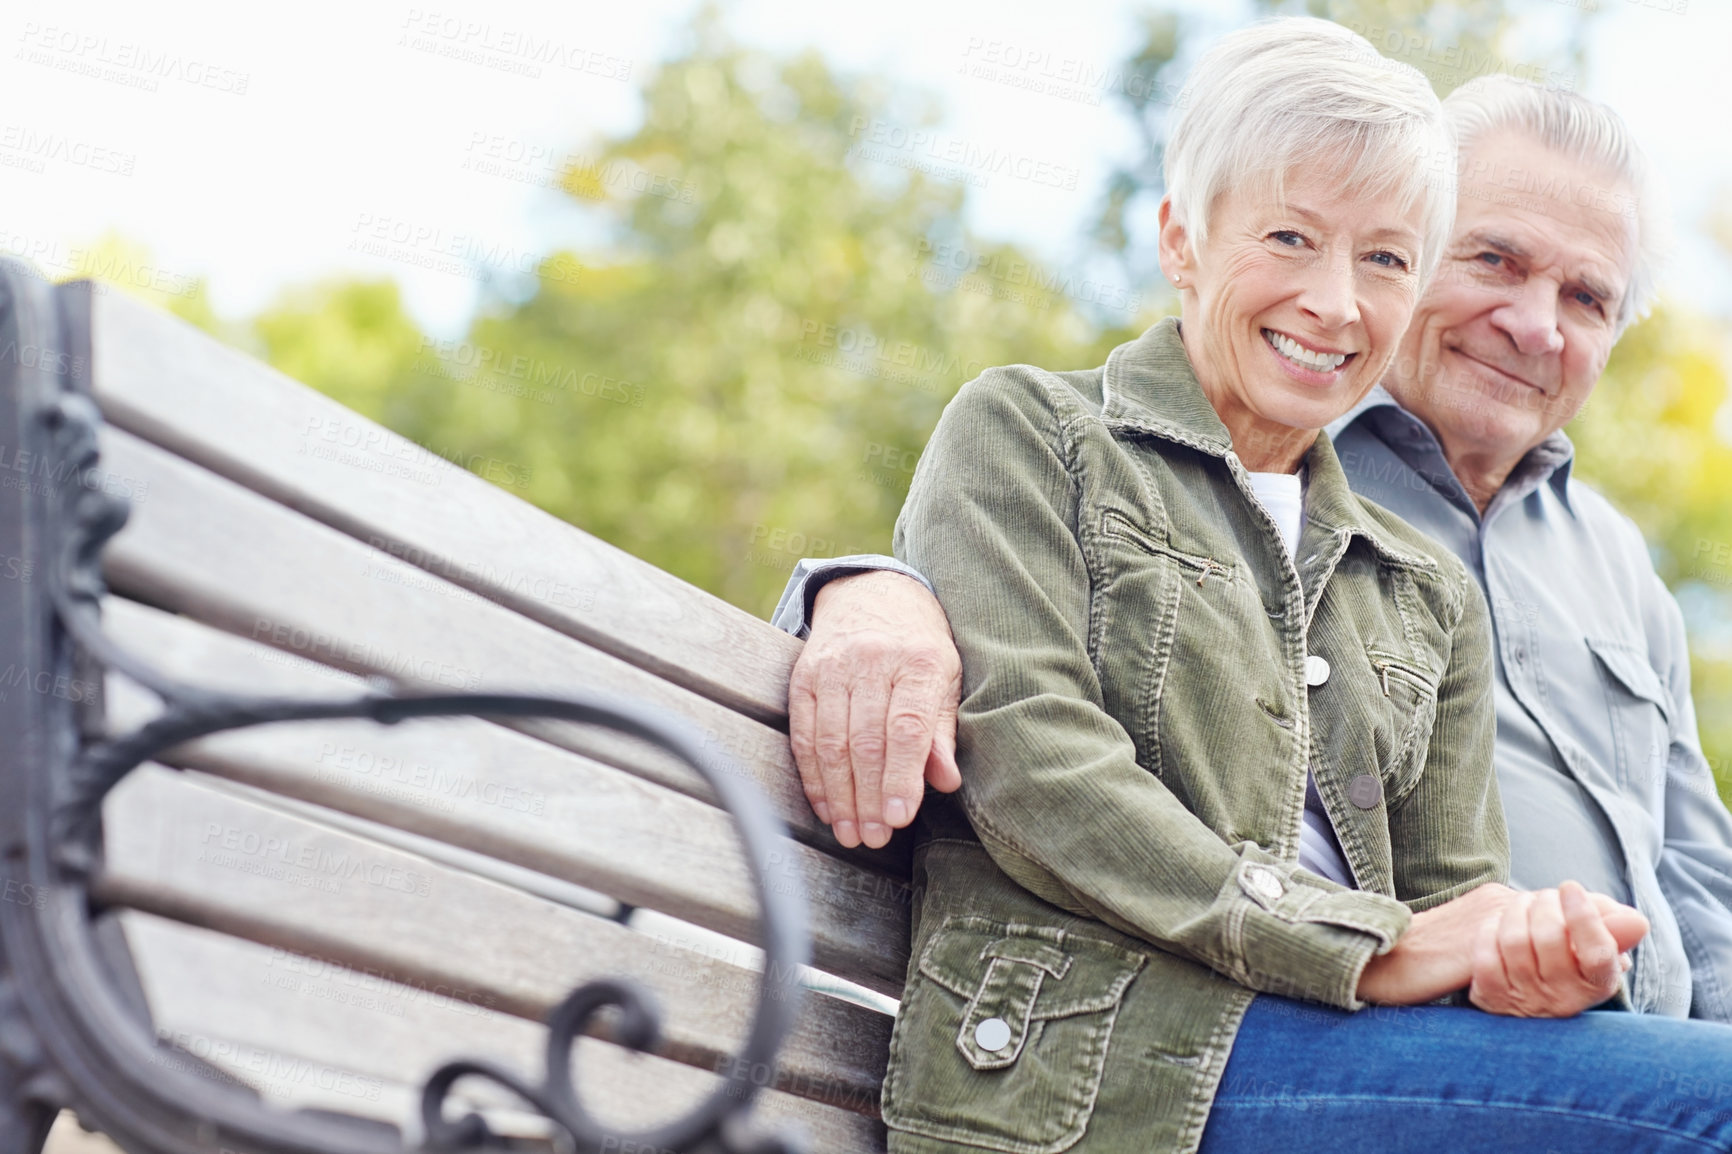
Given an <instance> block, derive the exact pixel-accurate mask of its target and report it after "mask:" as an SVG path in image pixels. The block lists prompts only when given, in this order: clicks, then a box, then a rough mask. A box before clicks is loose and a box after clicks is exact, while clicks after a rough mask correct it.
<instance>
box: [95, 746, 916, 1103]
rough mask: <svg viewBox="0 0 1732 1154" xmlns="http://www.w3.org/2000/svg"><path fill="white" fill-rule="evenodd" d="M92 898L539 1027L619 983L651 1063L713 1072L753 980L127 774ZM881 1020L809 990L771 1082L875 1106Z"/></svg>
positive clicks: (744, 1017)
mask: <svg viewBox="0 0 1732 1154" xmlns="http://www.w3.org/2000/svg"><path fill="white" fill-rule="evenodd" d="M104 830H105V844H104V862H103V869H102V872H101V873H100V875H99V876H98V878H97V880H96V883H95V885H94V887H93V888H94V892H95V893H96V895H97V897H98V898H99V899H100V900H102V901H105V902H107V903H110V904H113V905H116V906H129V907H133V908H136V909H142V910H146V911H148V912H153V913H156V914H159V915H161V916H163V917H167V918H172V919H175V920H178V921H185V922H190V923H192V924H194V925H203V926H207V927H210V928H212V929H217V930H221V931H223V932H225V933H231V934H234V935H237V936H240V937H245V938H248V939H250V940H252V941H255V942H258V943H260V944H261V945H266V946H275V947H278V948H279V949H283V950H287V951H291V952H295V953H299V954H303V955H306V956H310V957H314V958H320V959H324V960H326V961H329V962H332V963H334V964H337V965H343V966H349V967H351V968H356V969H363V970H373V971H377V972H379V973H381V974H383V975H385V976H387V977H389V978H390V980H392V981H395V982H399V983H403V984H408V985H414V986H431V987H433V988H434V990H435V992H437V993H440V994H442V995H445V996H447V997H449V998H451V999H454V1000H456V1001H459V1002H467V1003H469V1004H471V1005H475V1006H480V1007H483V1008H487V1009H491V1010H496V1011H499V1012H502V1013H507V1014H514V1015H517V1016H518V1017H523V1018H529V1019H531V1020H535V1021H540V1020H541V1019H542V1018H543V1017H544V1016H545V1014H546V1013H547V1011H548V1010H549V1009H550V1008H551V1007H552V1006H553V1005H554V1004H556V1003H557V1002H558V1001H559V1000H560V999H561V998H563V997H564V996H565V994H566V993H568V992H569V991H570V989H571V988H572V987H573V986H576V985H578V984H580V983H582V982H585V981H589V980H592V979H596V978H600V977H606V976H620V975H625V976H630V977H632V978H635V979H637V980H638V981H640V982H642V983H643V984H644V985H645V986H647V987H648V988H649V989H651V990H652V992H654V994H655V995H656V996H657V997H658V999H659V1000H660V1001H661V1003H662V1005H663V1006H664V1007H665V1009H666V1026H667V1036H666V1042H665V1045H664V1047H663V1049H662V1051H661V1053H662V1054H663V1055H664V1056H666V1057H669V1058H672V1059H675V1060H677V1061H681V1062H684V1063H686V1064H688V1065H694V1066H697V1067H699V1068H702V1069H710V1070H713V1069H715V1068H716V1065H717V1063H718V1062H719V1061H722V1060H723V1059H724V1058H725V1056H726V1055H728V1054H730V1053H732V1052H733V1051H734V1050H735V1049H736V1048H737V1046H738V1044H739V1041H740V1039H742V1038H743V1037H744V1032H745V1029H746V1027H747V1025H748V1023H749V1021H750V1018H751V1015H752V1013H753V1009H754V1004H755V1000H756V991H757V984H758V975H757V974H755V973H752V972H750V971H746V970H743V969H740V968H739V967H736V966H730V965H726V964H724V963H721V962H718V961H716V960H715V959H713V958H709V957H706V956H704V955H703V954H702V953H700V952H697V951H694V950H692V949H690V948H689V947H687V946H685V945H683V944H676V943H672V942H669V941H665V940H658V939H656V938H652V937H649V936H648V935H644V934H639V933H636V932H634V931H632V930H630V929H627V928H626V927H624V926H621V925H619V924H617V923H615V922H611V921H608V920H606V919H602V918H597V917H594V916H592V915H589V914H584V913H581V912H579V911H576V910H571V909H568V908H565V907H562V906H557V905H554V904H552V903H550V902H547V901H544V900H542V899H540V898H536V897H534V896H532V895H530V894H526V893H522V892H519V891H516V890H512V889H508V888H506V887H504V886H500V885H497V884H495V883H492V882H489V881H486V880H485V879H482V878H478V877H474V876H472V875H467V874H463V873H460V872H458V871H456V870H453V869H450V868H449V867H446V866H442V865H439V864H436V863H433V862H429V861H427V860H426V859H423V858H418V857H415V856H413V855H410V854H407V853H403V852H401V851H399V850H394V849H391V848H390V847H387V846H384V845H381V844H379V843H376V842H367V841H364V840H362V839H360V838H357V837H354V836H353V835H350V834H346V833H342V832H340V831H337V830H334V829H331V828H330V827H326V826H321V825H318V824H316V823H314V822H311V821H307V820H305V819H303V818H300V817H294V816H290V815H288V814H284V813H281V812H277V811H274V810H272V809H270V808H267V807H265V806H261V805H256V804H253V803H251V802H247V801H243V800H241V799H240V798H237V797H234V796H231V795H229V794H227V793H225V792H224V791H222V790H219V789H216V788H214V787H212V786H209V785H204V784H201V783H200V781H199V780H197V778H196V777H195V776H193V775H190V774H188V773H183V772H177V771H174V770H169V769H164V768H162V767H158V766H149V765H147V766H143V767H140V768H139V769H138V770H135V771H134V772H133V773H132V774H131V775H130V776H129V777H128V778H127V779H126V780H125V781H123V782H122V783H121V784H120V785H119V786H118V787H117V788H116V789H115V791H114V792H113V793H111V794H110V796H109V797H108V799H107V801H106V802H105V805H104ZM890 1025H891V1020H890V1019H889V1018H888V1017H887V1016H885V1015H883V1014H879V1013H876V1012H874V1011H872V1010H869V1009H866V1008H864V1007H861V1006H856V1005H853V1004H851V1003H847V1002H843V1001H840V1000H838V999H835V998H829V997H824V996H819V995H809V996H808V997H807V998H806V999H805V1002H804V1007H803V1009H802V1012H801V1015H800V1022H799V1025H798V1028H797V1029H796V1031H795V1033H794V1035H793V1036H792V1037H791V1038H790V1039H789V1041H788V1044H787V1046H786V1047H785V1048H784V1050H783V1053H782V1058H781V1068H782V1070H783V1071H784V1074H783V1077H784V1079H785V1081H784V1082H783V1083H782V1084H781V1088H783V1089H786V1090H788V1091H789V1092H790V1093H793V1094H796V1095H797V1096H800V1097H805V1098H812V1099H816V1100H819V1101H825V1102H829V1103H831V1104H834V1105H840V1106H844V1107H847V1108H850V1109H854V1110H857V1111H861V1112H871V1111H873V1110H875V1108H876V1100H877V1093H878V1086H879V1083H880V1082H881V1081H882V1078H883V1074H884V1065H885V1061H886V1058H887V1055H888V1050H889V1039H890Z"/></svg>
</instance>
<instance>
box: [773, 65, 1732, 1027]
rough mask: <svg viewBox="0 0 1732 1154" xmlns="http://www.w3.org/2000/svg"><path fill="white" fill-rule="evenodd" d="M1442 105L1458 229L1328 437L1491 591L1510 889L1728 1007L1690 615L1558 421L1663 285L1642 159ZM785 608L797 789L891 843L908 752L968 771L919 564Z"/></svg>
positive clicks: (916, 770)
mask: <svg viewBox="0 0 1732 1154" xmlns="http://www.w3.org/2000/svg"><path fill="white" fill-rule="evenodd" d="M1444 106H1445V109H1446V111H1447V113H1448V115H1449V117H1450V119H1451V121H1452V124H1453V127H1454V128H1455V129H1456V135H1457V139H1458V141H1459V143H1460V148H1461V154H1460V158H1459V165H1460V167H1459V172H1460V193H1459V208H1458V212H1457V216H1456V221H1455V229H1454V233H1453V237H1452V241H1451V246H1450V248H1449V250H1448V251H1447V252H1446V253H1445V256H1444V263H1443V266H1442V268H1441V269H1440V270H1439V272H1438V274H1437V276H1436V277H1435V279H1434V281H1433V283H1432V284H1431V286H1430V288H1429V290H1428V292H1427V294H1426V296H1425V298H1424V299H1423V300H1422V302H1421V303H1420V305H1419V307H1418V309H1417V310H1416V311H1415V313H1414V315H1413V321H1412V325H1411V327H1410V328H1409V329H1408V332H1407V334H1406V336H1405V337H1404V339H1403V343H1402V347H1401V352H1400V353H1399V354H1398V356H1397V359H1396V362H1395V364H1394V367H1393V368H1392V369H1391V371H1390V373H1389V374H1388V375H1387V376H1386V377H1385V379H1384V384H1383V387H1382V388H1380V389H1378V390H1375V391H1374V392H1373V393H1372V394H1371V395H1370V396H1368V397H1367V398H1366V400H1365V401H1363V402H1362V403H1361V404H1360V405H1359V406H1358V407H1357V408H1356V409H1354V410H1353V411H1352V412H1350V413H1348V415H1347V416H1345V417H1343V418H1342V419H1340V420H1339V421H1337V422H1335V424H1333V425H1332V426H1330V428H1329V430H1328V431H1329V434H1330V436H1331V437H1332V438H1333V440H1334V442H1335V447H1336V451H1337V453H1338V454H1339V456H1340V459H1341V462H1342V465H1343V467H1344V468H1345V469H1346V472H1347V475H1348V479H1349V482H1350V484H1351V485H1352V487H1353V488H1354V490H1355V491H1357V492H1358V493H1360V494H1361V495H1363V496H1366V497H1369V498H1370V499H1372V500H1375V501H1377V502H1378V503H1380V504H1382V505H1384V506H1385V507H1387V508H1389V509H1391V510H1393V511H1394V512H1395V513H1397V514H1399V515H1400V516H1402V517H1404V518H1405V519H1407V520H1408V521H1409V522H1411V523H1412V524H1413V525H1415V526H1416V527H1418V528H1420V529H1422V530H1423V531H1425V532H1427V533H1429V534H1430V535H1431V536H1433V537H1435V538H1436V539H1437V540H1439V541H1441V542H1443V543H1444V544H1446V545H1447V546H1448V547H1449V548H1451V549H1453V550H1454V551H1455V552H1456V554H1457V555H1458V556H1460V558H1461V559H1462V560H1463V561H1464V562H1465V563H1466V564H1467V566H1468V568H1469V569H1470V570H1471V571H1472V572H1473V573H1474V574H1475V575H1476V576H1477V577H1478V579H1479V582H1480V586H1481V589H1482V590H1483V592H1484V593H1485V597H1486V601H1487V603H1488V605H1489V607H1490V610H1491V614H1492V618H1493V621H1494V623H1495V629H1496V654H1495V661H1494V673H1495V678H1496V695H1495V696H1496V712H1497V747H1496V755H1495V757H1496V768H1497V774H1498V784H1499V789H1500V791H1501V793H1502V796H1503V801H1504V807H1505V812H1506V815H1507V818H1508V825H1509V834H1510V843H1511V851H1512V869H1511V879H1512V881H1513V883H1514V884H1515V885H1516V886H1517V887H1519V888H1522V889H1534V890H1537V889H1543V888H1547V887H1553V886H1556V885H1558V884H1560V883H1561V882H1563V881H1564V880H1567V879H1573V880H1576V881H1579V882H1581V883H1582V884H1584V885H1585V886H1586V887H1587V888H1588V889H1589V890H1592V891H1594V892H1597V893H1602V894H1605V895H1608V896H1610V897H1611V898H1614V899H1616V900H1617V901H1620V902H1625V903H1628V904H1630V905H1633V906H1635V907H1636V908H1637V909H1639V910H1640V911H1641V912H1642V913H1643V914H1645V915H1646V916H1647V918H1648V920H1649V922H1650V923H1651V927H1652V928H1651V931H1650V933H1649V935H1648V937H1647V938H1646V940H1644V941H1643V942H1642V943H1641V945H1640V946H1639V947H1638V948H1637V949H1636V951H1635V957H1634V963H1635V964H1634V967H1633V968H1632V969H1631V971H1630V972H1629V974H1628V975H1627V993H1628V1000H1629V1004H1630V1005H1631V1006H1632V1007H1633V1008H1635V1009H1637V1010H1640V1011H1644V1012H1652V1013H1659V1014H1666V1015H1671V1016H1674V1017H1684V1016H1686V1015H1688V1016H1694V1017H1699V1018H1707V1019H1713V1020H1717V1021H1732V815H1728V813H1727V811H1726V808H1725V806H1724V805H1723V804H1722V803H1721V801H1720V799H1719V797H1718V796H1717V794H1716V793H1715V788H1714V781H1713V777H1712V775H1711V773H1710V772H1709V769H1708V766H1707V763H1706V760H1705V759H1704V757H1703V754H1702V750H1701V747H1700V744H1699V742H1698V738H1697V735H1696V722H1695V712H1694V708H1693V706H1692V703H1691V699H1690V667H1689V655H1688V653H1687V652H1686V648H1685V639H1684V627H1683V619H1682V616H1681V614H1680V613H1679V610H1678V607H1677V604H1676V603H1675V602H1674V601H1673V600H1672V598H1671V596H1670V594H1668V593H1667V591H1666V589H1665V587H1664V586H1663V585H1662V584H1661V582H1660V580H1659V578H1658V576H1657V575H1656V574H1655V572H1654V569H1653V565H1652V563H1651V562H1650V560H1649V557H1648V553H1647V550H1646V547H1645V546H1644V544H1643V541H1642V537H1641V534H1640V533H1639V532H1638V531H1637V529H1636V528H1635V526H1634V525H1633V524H1632V523H1631V522H1630V521H1629V520H1628V519H1626V518H1624V517H1623V516H1621V515H1620V514H1618V513H1617V512H1616V511H1615V510H1614V509H1613V508H1612V507H1611V505H1610V504H1608V503H1607V502H1606V500H1605V499H1604V498H1602V497H1601V496H1600V495H1599V494H1597V493H1595V492H1593V491H1592V490H1590V489H1588V488H1587V487H1586V486H1584V485H1582V484H1581V483H1579V482H1577V481H1575V480H1574V479H1572V477H1571V476H1570V465H1571V459H1572V454H1573V449H1572V446H1571V444H1570V441H1569V438H1568V437H1567V436H1565V435H1564V433H1563V432H1562V431H1561V430H1562V427H1563V426H1564V425H1565V424H1566V423H1568V422H1569V420H1570V419H1571V418H1572V417H1574V416H1575V414H1576V413H1577V412H1578V411H1579V410H1580V409H1581V407H1582V404H1583V403H1584V402H1585V401H1586V400H1587V398H1588V395H1589V394H1590V393H1591V392H1592V391H1593V388H1594V385H1595V383H1596V381H1597V380H1598V379H1599V376H1600V374H1601V372H1602V371H1603V370H1604V368H1605V365H1606V360H1607V357H1608V356H1609V355H1610V353H1611V349H1612V346H1613V344H1614V343H1615V342H1616V341H1617V339H1618V337H1619V335H1620V334H1621V333H1622V332H1623V330H1624V329H1625V328H1626V327H1627V326H1628V325H1629V324H1630V322H1631V321H1632V320H1634V319H1635V318H1636V317H1637V316H1638V315H1639V313H1640V312H1641V311H1642V309H1643V308H1644V306H1645V305H1646V303H1647V302H1648V301H1649V300H1650V299H1651V296H1652V293H1653V290H1654V276H1655V270H1654V264H1655V260H1654V250H1655V249H1656V247H1657V243H1656V232H1657V230H1656V228H1655V222H1654V221H1653V220H1652V219H1651V218H1650V216H1649V212H1650V208H1649V206H1650V198H1649V197H1648V196H1647V195H1646V192H1647V187H1646V182H1647V175H1646V171H1645V164H1644V161H1643V159H1642V156H1641V153H1640V151H1639V150H1638V148H1637V147H1636V146H1635V144H1634V142H1633V141H1632V140H1631V139H1630V137H1629V135H1628V132H1627V130H1626V128H1625V126H1624V124H1623V123H1622V121H1621V119H1620V118H1619V117H1618V116H1617V115H1616V114H1615V113H1614V112H1612V111H1611V110H1610V109H1608V108H1606V107H1604V106H1602V105H1599V104H1596V103H1594V102H1592V101H1589V100H1586V99H1584V98H1582V97H1579V96H1576V95H1574V94H1571V93H1566V92H1556V91H1549V90H1546V89H1543V88H1540V87H1539V86H1536V85H1532V84H1529V83H1526V82H1523V81H1518V80H1515V79H1512V78H1510V77H1503V76H1494V77H1485V78H1482V79H1479V80H1476V81H1473V82H1471V83H1469V84H1467V85H1465V86H1463V87H1462V88H1460V89H1458V90H1457V91H1456V92H1455V93H1453V94H1452V95H1451V96H1450V97H1449V98H1448V100H1446V101H1445V105H1444ZM910 578H914V580H910ZM980 579H981V580H983V581H990V580H992V575H991V574H990V573H982V574H981V575H980ZM775 620H776V623H777V624H778V625H781V626H782V627H783V628H786V629H788V630H790V631H791V632H796V633H801V634H804V633H805V632H806V630H807V623H808V621H809V622H811V641H810V643H809V644H808V645H807V647H806V650H805V652H804V654H803V655H802V656H801V658H800V661H799V663H798V664H797V665H796V667H795V670H794V677H793V681H792V684H791V686H790V693H789V713H790V719H791V736H792V740H793V746H794V752H795V755H796V759H797V761H798V763H799V766H800V772H801V776H802V779H803V781H804V784H805V788H806V792H807V796H808V798H809V799H810V800H811V802H812V805H813V808H814V809H815V810H816V811H817V813H818V816H819V817H820V818H821V819H822V820H824V821H826V822H828V823H830V824H831V825H832V827H833V828H834V830H835V833H836V836H837V838H838V839H839V840H840V841H842V842H843V843H844V844H846V845H857V844H859V843H860V842H861V841H862V840H863V841H864V842H865V843H866V844H867V845H869V846H881V845H883V844H885V842H887V841H888V840H889V837H890V832H891V830H892V829H893V828H896V827H901V826H905V825H907V824H908V823H909V822H910V821H911V820H912V819H913V816H914V811H915V810H916V809H917V808H918V806H919V804H920V796H921V779H922V776H923V772H924V777H925V779H926V780H927V781H929V782H930V783H931V784H932V785H933V787H934V788H937V789H940V790H947V791H948V790H954V789H956V788H958V787H959V785H960V784H961V783H960V777H959V775H958V773H957V769H956V763H955V758H954V741H955V738H954V730H955V719H956V707H957V702H958V695H959V692H960V687H961V669H960V664H959V661H958V658H957V655H956V651H955V647H954V645H953V643H952V641H951V638H950V633H949V629H948V626H947V624H946V622H945V619H944V615H943V613H942V611H941V610H940V609H939V607H938V604H937V601H936V600H935V599H934V597H933V596H932V594H931V592H930V590H929V588H927V587H925V582H924V578H921V577H920V575H919V574H917V573H914V572H913V571H912V570H910V569H908V568H907V567H906V566H902V565H900V564H898V563H897V562H895V561H893V560H892V559H890V558H883V557H870V558H866V557H855V558H837V559H832V560H826V561H804V562H801V564H800V566H799V567H798V568H797V569H796V570H795V573H794V576H793V578H792V580H790V582H789V586H788V590H787V592H786V593H784V595H783V598H782V603H781V605H779V606H778V607H777V611H776V618H775ZM1153 627H1154V623H1151V628H1153Z"/></svg>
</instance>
